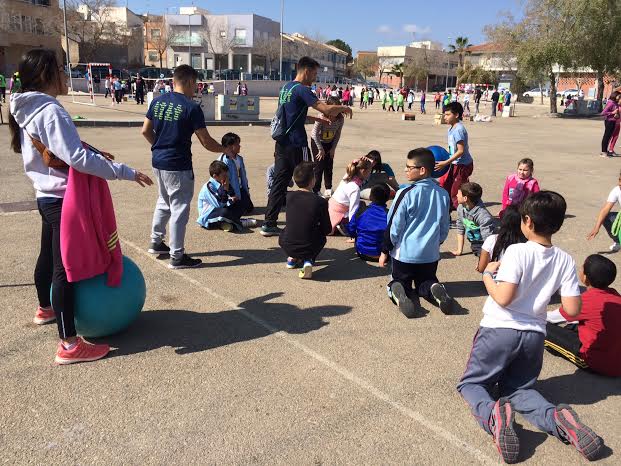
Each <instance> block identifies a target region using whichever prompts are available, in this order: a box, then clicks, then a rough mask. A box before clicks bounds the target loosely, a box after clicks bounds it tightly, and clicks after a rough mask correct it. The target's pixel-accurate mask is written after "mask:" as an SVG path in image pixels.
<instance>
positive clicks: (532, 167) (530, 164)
mask: <svg viewBox="0 0 621 466" xmlns="http://www.w3.org/2000/svg"><path fill="white" fill-rule="evenodd" d="M520 165H527V166H528V168H530V171H531V172H532V171H534V170H535V162H533V159H529V158H524V159H522V160H520V161H519V162H518V167H519V166H520Z"/></svg>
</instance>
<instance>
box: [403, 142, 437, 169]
mask: <svg viewBox="0 0 621 466" xmlns="http://www.w3.org/2000/svg"><path fill="white" fill-rule="evenodd" d="M408 160H411V161H412V162H414V163H416V164H417V165H420V166H421V167H425V169H426V170H427V172H428V173H429V176H431V174H432V173H433V169H434V168H435V166H436V159H435V157H434V156H433V152H431V151H430V150H429V149H427V148H426V147H419V148H417V149H412V150H411V151H410V152H408Z"/></svg>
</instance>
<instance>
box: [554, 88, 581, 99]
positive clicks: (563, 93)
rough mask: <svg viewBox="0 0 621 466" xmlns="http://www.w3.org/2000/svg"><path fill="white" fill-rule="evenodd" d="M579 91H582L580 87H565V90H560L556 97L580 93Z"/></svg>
mask: <svg viewBox="0 0 621 466" xmlns="http://www.w3.org/2000/svg"><path fill="white" fill-rule="evenodd" d="M578 92H580V91H579V90H578V89H565V90H564V91H558V92H557V93H556V97H565V98H567V96H568V95H578Z"/></svg>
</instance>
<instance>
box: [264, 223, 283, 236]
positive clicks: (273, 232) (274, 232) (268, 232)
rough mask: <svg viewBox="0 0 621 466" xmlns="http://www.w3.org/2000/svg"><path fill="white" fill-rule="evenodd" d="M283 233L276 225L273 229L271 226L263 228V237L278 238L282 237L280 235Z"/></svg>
mask: <svg viewBox="0 0 621 466" xmlns="http://www.w3.org/2000/svg"><path fill="white" fill-rule="evenodd" d="M281 232H282V230H281V229H280V228H278V227H277V226H276V225H274V226H273V227H271V226H269V225H263V226H262V227H261V235H263V236H265V237H268V236H278V235H280V233H281Z"/></svg>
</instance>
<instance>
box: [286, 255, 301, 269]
mask: <svg viewBox="0 0 621 466" xmlns="http://www.w3.org/2000/svg"><path fill="white" fill-rule="evenodd" d="M300 267H302V261H300V260H299V259H294V258H293V257H287V268H288V269H299V268H300Z"/></svg>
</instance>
